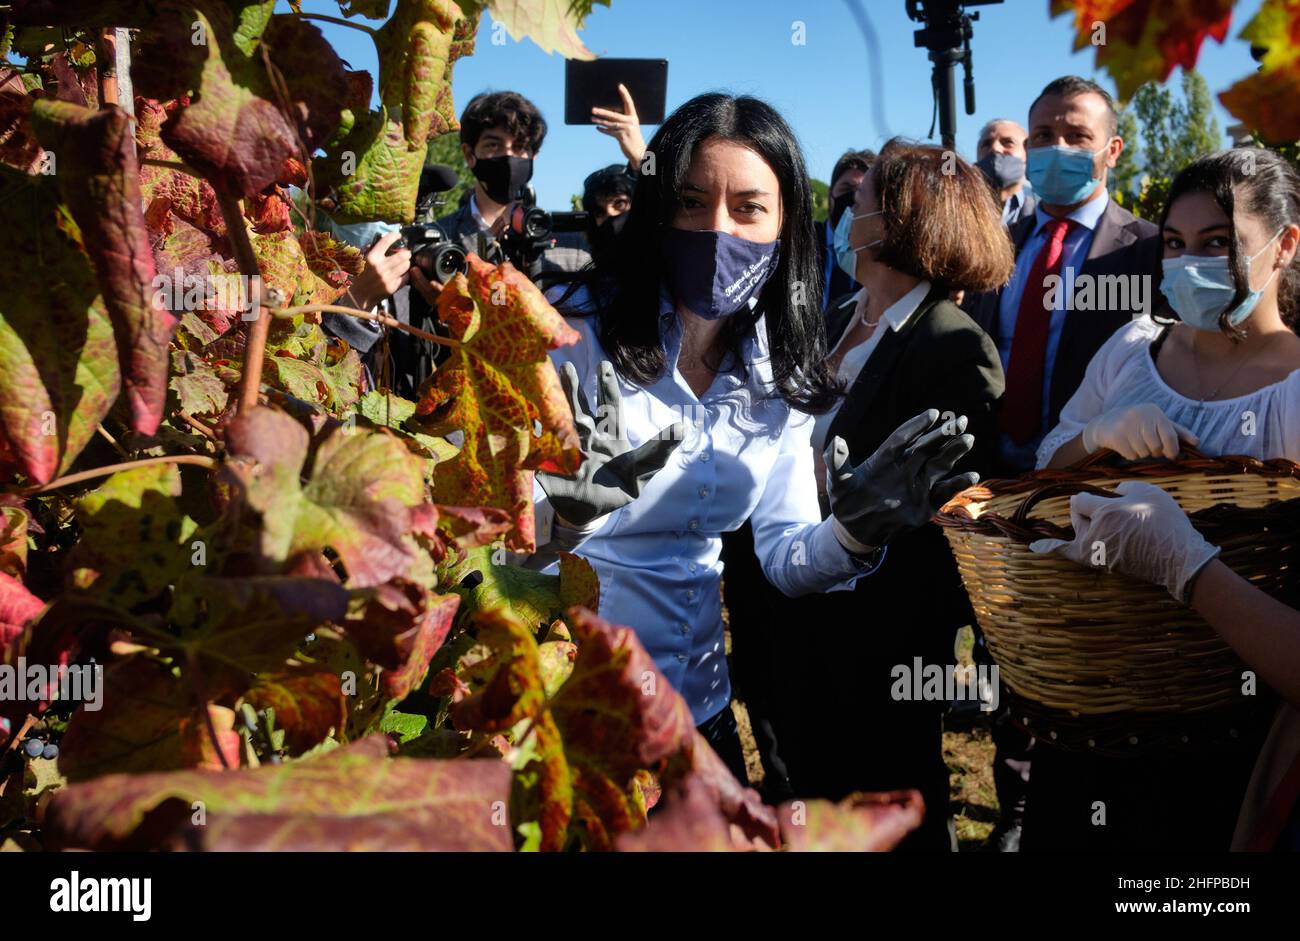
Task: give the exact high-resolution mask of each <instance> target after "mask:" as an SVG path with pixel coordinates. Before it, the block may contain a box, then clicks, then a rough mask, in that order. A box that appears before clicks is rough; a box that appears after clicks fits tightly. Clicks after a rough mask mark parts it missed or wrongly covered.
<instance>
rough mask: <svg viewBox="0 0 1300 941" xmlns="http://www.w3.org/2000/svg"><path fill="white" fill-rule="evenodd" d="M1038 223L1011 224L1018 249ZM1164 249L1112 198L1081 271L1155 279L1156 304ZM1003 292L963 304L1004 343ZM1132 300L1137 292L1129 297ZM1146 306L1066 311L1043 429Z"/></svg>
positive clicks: (1151, 296) (1153, 232) (1152, 230)
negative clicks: (1092, 364) (1112, 338)
mask: <svg viewBox="0 0 1300 941" xmlns="http://www.w3.org/2000/svg"><path fill="white" fill-rule="evenodd" d="M1036 225H1037V216H1036V215H1031V216H1028V217H1026V218H1021V219H1020V221H1018V222H1017V223H1016V224H1015V225H1013V226H1012V227H1011V239H1012V241H1013V242H1014V243H1015V246H1016V254H1017V255H1019V254H1020V250H1021V248H1022V247H1023V246H1024V244H1025V242H1027V241H1028V240H1029V237H1030V235H1032V234H1033V231H1034V228H1035V226H1036ZM1162 254H1163V252H1162V249H1161V245H1160V230H1159V229H1157V228H1156V227H1155V226H1154V225H1152V224H1151V223H1150V222H1147V221H1146V220H1145V219H1139V218H1138V217H1137V216H1135V215H1133V213H1131V212H1129V211H1128V210H1127V209H1124V208H1123V207H1122V206H1119V205H1117V204H1116V203H1115V201H1114V200H1110V201H1109V202H1108V203H1107V204H1106V209H1105V211H1104V212H1102V214H1101V219H1100V220H1099V221H1098V223H1097V229H1096V231H1095V232H1093V235H1092V245H1091V246H1090V247H1089V248H1088V257H1087V259H1086V260H1085V261H1084V263H1083V268H1082V269H1081V270H1080V271H1079V272H1076V274H1077V275H1089V276H1092V277H1099V276H1105V275H1147V276H1149V277H1150V278H1151V281H1150V282H1149V283H1150V290H1149V292H1148V294H1147V300H1148V301H1150V302H1151V303H1152V304H1154V303H1155V302H1156V299H1157V298H1158V297H1159V296H1160V295H1159V293H1158V290H1159V286H1160V258H1161V255H1162ZM1001 299H1002V291H1001V290H1000V289H999V290H997V291H990V292H987V293H984V294H975V295H970V296H968V297H967V298H966V301H965V303H964V304H963V305H962V306H963V307H964V308H965V310H966V312H967V313H968V314H970V316H971V318H972V319H973V320H974V321H975V322H976V323H978V324H979V325H980V326H981V327H983V328H984V330H985V331H986V332H987V333H988V334H989V336H991V337H992V338H993V340H994V342H995V343H1000V342H1001V339H1002V338H1001V336H1000V330H1001V325H1000V323H999V317H998V306H999V304H1000V302H1001ZM1129 299H1130V302H1131V301H1132V299H1133V298H1132V294H1131V293H1130V296H1129ZM1145 312H1146V311H1143V310H1140V309H1135V308H1133V307H1132V306H1130V307H1129V308H1123V309H1117V310H1071V311H1067V313H1066V315H1065V325H1064V327H1063V328H1062V331H1061V343H1060V346H1059V347H1058V348H1057V351H1056V361H1055V363H1054V365H1053V367H1052V386H1051V390H1050V392H1051V395H1050V402H1049V409H1050V411H1049V418H1048V424H1047V427H1046V428H1042V429H1040V431H1042V432H1046V431H1050V430H1051V429H1052V428H1054V427H1056V423H1057V422H1058V421H1059V420H1060V417H1061V409H1062V408H1064V407H1065V403H1066V402H1068V401H1069V400H1070V396H1072V395H1074V392H1075V390H1076V389H1078V388H1079V383H1081V382H1082V381H1083V373H1084V370H1085V369H1087V368H1088V362H1089V360H1091V359H1092V357H1093V354H1095V353H1096V352H1097V350H1098V349H1100V348H1101V345H1102V344H1103V343H1105V342H1106V340H1108V339H1109V338H1110V336H1111V334H1113V333H1114V332H1115V331H1116V330H1118V329H1119V328H1120V327H1122V326H1123V325H1124V324H1126V323H1128V322H1129V321H1130V320H1132V319H1133V318H1134V317H1135V316H1137V315H1139V314H1142V313H1145Z"/></svg>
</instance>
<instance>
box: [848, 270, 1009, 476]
mask: <svg viewBox="0 0 1300 941" xmlns="http://www.w3.org/2000/svg"><path fill="white" fill-rule="evenodd" d="M853 311H854V297H853V296H852V295H850V296H848V297H845V298H840V299H839V300H837V301H836V302H835V303H834V304H832V306H831V308H830V310H829V311H828V312H827V315H826V316H827V319H826V332H827V338H828V346H829V347H832V348H833V347H834V346H835V344H836V343H837V342H839V338H840V337H841V336H842V335H843V333H844V331H845V330H846V329H847V328H848V325H849V323H850V322H851V321H852V319H853ZM880 329H884V330H885V333H884V335H883V336H881V338H880V343H879V345H878V346H877V347H876V348H875V350H874V351H872V354H871V357H870V359H868V360H867V362H866V365H865V366H863V368H862V371H861V372H860V373H859V374H858V378H857V380H856V381H855V382H854V383H853V385H852V386H851V387H850V388H849V389H848V395H847V397H846V398H845V400H844V403H843V404H842V405H841V406H840V410H839V412H838V413H837V414H836V416H835V420H834V421H833V422H831V427H830V432H829V434H828V435H827V441H829V440H830V439H831V437H833V436H836V435H838V436H839V437H841V438H843V439H844V441H845V443H846V444H847V445H848V446H849V456H850V457H851V458H852V460H853V462H854V463H858V462H861V461H864V460H866V459H867V458H868V457H870V456H871V454H872V453H873V452H874V451H875V450H876V449H877V448H878V447H880V445H882V444H884V442H885V439H886V438H888V437H889V436H890V434H892V433H893V431H894V430H895V429H896V428H897V427H898V426H899V425H901V424H902V423H903V422H905V421H907V420H908V419H909V418H912V417H913V416H915V415H918V414H920V413H921V412H923V411H925V410H926V409H927V408H937V409H939V411H940V412H949V411H951V412H953V413H955V414H956V415H965V416H967V418H969V419H970V422H969V424H968V425H967V431H969V432H970V433H971V434H973V435H974V436H975V448H974V449H973V450H972V451H971V453H970V454H968V455H967V456H966V457H965V458H964V459H963V460H962V462H961V463H959V464H958V465H957V471H959V472H960V471H966V470H974V471H978V472H979V473H980V475H981V476H983V475H986V474H987V473H988V472H989V471H990V470H991V469H992V467H993V464H994V455H996V454H997V421H996V413H997V403H998V400H999V399H1000V398H1001V397H1002V391H1003V389H1004V387H1005V382H1004V379H1003V376H1002V361H1001V360H1000V359H999V358H998V350H997V347H996V346H995V345H994V343H993V341H992V339H991V338H990V337H989V336H988V334H987V333H986V332H985V331H984V330H983V329H981V328H980V327H979V325H978V324H976V323H975V322H974V321H973V320H972V319H971V317H969V316H968V315H967V314H966V313H965V312H964V311H962V309H961V308H959V307H958V306H957V305H956V304H954V303H952V302H951V301H949V300H948V299H947V297H946V295H945V293H944V292H942V291H940V290H938V289H932V290H931V292H930V294H929V295H928V296H927V297H926V299H925V300H924V301H922V302H921V306H920V307H919V308H917V310H916V312H915V313H914V314H913V315H912V317H911V319H909V320H908V322H907V324H906V325H905V326H904V327H903V329H901V330H893V329H889V328H888V327H886V326H883V325H882V327H881V328H880Z"/></svg>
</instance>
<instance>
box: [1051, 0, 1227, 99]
mask: <svg viewBox="0 0 1300 941" xmlns="http://www.w3.org/2000/svg"><path fill="white" fill-rule="evenodd" d="M1233 2H1234V0H1052V6H1051V15H1052V16H1059V15H1060V14H1062V13H1073V14H1074V28H1075V38H1074V48H1075V51H1078V50H1080V49H1086V48H1088V47H1089V46H1092V47H1093V48H1095V49H1096V62H1097V67H1098V68H1101V69H1105V70H1106V71H1107V72H1108V73H1110V76H1111V78H1113V79H1114V80H1115V86H1116V88H1117V89H1118V91H1119V100H1120V101H1127V100H1128V99H1129V98H1130V97H1132V95H1133V93H1134V92H1136V91H1137V90H1138V88H1139V87H1140V86H1141V85H1144V84H1145V83H1147V82H1163V81H1165V80H1166V79H1167V78H1169V76H1170V74H1171V73H1172V72H1173V70H1174V66H1178V65H1181V66H1182V67H1183V68H1184V69H1192V68H1195V66H1196V59H1197V57H1198V56H1199V55H1200V51H1201V45H1202V44H1203V43H1204V42H1205V40H1206V38H1208V37H1212V38H1214V39H1215V40H1217V41H1218V42H1220V43H1222V42H1223V41H1224V39H1226V38H1227V35H1228V26H1229V24H1230V23H1231V21H1232V6H1233ZM1098 24H1102V25H1103V26H1104V28H1105V33H1104V34H1101V33H1098V29H1099V28H1100V27H1099V26H1098Z"/></svg>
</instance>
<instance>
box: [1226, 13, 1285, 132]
mask: <svg viewBox="0 0 1300 941" xmlns="http://www.w3.org/2000/svg"><path fill="white" fill-rule="evenodd" d="M1297 35H1300V8H1298V7H1297V6H1296V5H1295V4H1294V3H1281V2H1278V0H1264V3H1263V4H1261V6H1260V8H1259V12H1258V13H1256V14H1255V17H1254V19H1252V20H1251V21H1250V22H1249V23H1247V24H1246V27H1245V29H1243V30H1242V31H1241V38H1242V39H1246V40H1249V41H1250V44H1251V45H1252V46H1259V47H1262V48H1264V49H1265V50H1267V51H1266V52H1265V53H1264V58H1263V60H1262V61H1261V62H1260V68H1259V71H1258V72H1256V73H1255V74H1254V75H1250V76H1248V77H1246V78H1243V79H1241V80H1240V81H1238V82H1236V83H1235V84H1234V85H1233V86H1232V87H1231V88H1229V89H1228V90H1227V91H1225V92H1222V93H1220V95H1219V100H1220V101H1221V102H1222V103H1223V106H1224V107H1225V108H1227V109H1228V111H1229V112H1231V113H1232V115H1233V117H1235V118H1237V119H1239V120H1240V121H1242V122H1243V123H1244V124H1245V125H1246V126H1247V127H1250V128H1252V129H1254V130H1256V131H1258V132H1259V135H1260V137H1262V138H1263V139H1264V140H1266V141H1269V142H1271V143H1276V144H1283V143H1290V142H1292V141H1294V140H1296V139H1297V138H1300V47H1298V46H1297V44H1296V41H1295V37H1296V36H1297Z"/></svg>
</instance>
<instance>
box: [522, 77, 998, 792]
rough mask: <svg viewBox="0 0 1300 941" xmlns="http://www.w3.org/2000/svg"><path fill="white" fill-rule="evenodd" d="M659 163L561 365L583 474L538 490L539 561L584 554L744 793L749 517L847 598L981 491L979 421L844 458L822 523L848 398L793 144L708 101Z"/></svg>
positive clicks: (765, 551)
mask: <svg viewBox="0 0 1300 941" xmlns="http://www.w3.org/2000/svg"><path fill="white" fill-rule="evenodd" d="M648 152H649V153H653V155H654V161H655V162H654V173H650V172H645V171H643V173H642V174H641V176H640V178H639V180H638V182H637V187H636V191H635V193H634V195H633V200H632V209H631V211H630V213H629V214H628V221H627V224H626V226H625V227H624V229H623V232H622V233H621V235H620V243H619V251H618V252H617V254H616V259H615V261H614V262H613V264H614V267H613V269H612V270H606V271H603V272H601V271H597V272H596V273H595V275H594V276H593V281H592V287H591V289H590V290H589V291H588V292H586V295H585V297H584V298H582V299H578V298H575V303H574V304H573V311H572V312H574V313H579V314H586V315H587V316H575V317H573V318H572V319H571V323H572V325H573V326H574V327H575V329H577V330H578V331H579V333H580V334H581V335H582V340H581V341H580V342H579V343H578V344H576V345H575V346H572V347H566V348H564V349H561V350H558V351H556V353H555V354H553V358H554V361H555V363H556V366H557V367H558V368H559V370H560V376H561V381H562V383H563V385H564V387H565V391H566V393H567V394H568V396H569V401H570V406H571V407H572V409H573V411H574V415H575V419H576V423H577V426H578V429H579V436H580V439H581V441H582V445H583V451H584V455H583V456H584V461H583V465H582V468H581V469H580V470H579V472H578V474H577V475H576V476H575V477H572V478H564V477H556V476H552V475H545V474H539V475H538V483H539V491H538V493H537V496H538V498H539V504H545V505H546V506H544V507H543V506H539V514H538V518H539V523H541V527H542V528H543V529H544V527H545V522H544V520H545V518H546V517H547V515H551V516H552V517H553V524H552V526H551V531H550V533H549V536H550V539H549V542H548V541H547V540H546V536H547V534H546V533H545V532H542V533H541V534H539V543H545V546H544V550H543V552H544V553H545V554H542V553H539V555H542V558H541V559H539V560H538V561H539V562H541V561H545V558H546V555H547V554H549V553H550V552H551V551H552V550H555V549H573V550H574V551H576V552H577V553H578V554H580V555H582V556H583V557H585V558H586V559H587V560H588V561H589V562H590V563H591V564H592V566H593V567H594V568H595V570H596V573H597V575H598V576H599V578H600V583H601V593H600V613H601V615H602V616H604V617H606V618H608V619H610V620H613V621H616V622H620V623H623V624H627V625H629V626H631V627H632V628H634V629H635V630H636V632H637V635H638V637H639V638H640V640H641V642H642V643H643V644H644V645H645V647H646V649H647V650H648V652H649V653H650V655H651V656H652V657H653V658H654V660H655V662H656V664H657V665H658V667H659V668H660V670H662V671H663V673H664V674H665V676H666V677H667V678H668V680H669V682H671V683H672V684H673V686H674V687H676V688H677V689H678V690H679V691H681V692H682V694H683V695H684V696H685V698H686V700H687V702H688V704H689V705H690V707H691V710H692V713H693V715H694V718H695V721H696V724H697V725H699V726H700V727H701V731H702V732H703V733H704V734H705V736H706V737H707V738H708V739H709V740H710V742H711V743H712V744H713V745H714V747H715V749H716V750H717V751H718V752H719V754H720V755H721V756H722V757H723V759H724V760H725V761H726V762H727V763H728V765H729V766H730V767H731V768H732V770H733V771H735V772H736V773H737V775H738V776H739V777H740V778H741V779H742V780H744V762H743V758H742V756H741V753H740V745H739V737H738V735H737V733H736V726H735V721H734V719H733V718H732V713H731V709H730V708H729V707H730V700H731V689H730V681H729V678H728V672H727V665H726V657H725V650H724V642H723V624H722V611H721V603H720V596H719V583H720V580H721V576H722V564H721V562H720V560H719V553H720V549H721V543H722V540H721V533H723V532H724V531H730V530H734V529H737V528H738V527H739V526H740V525H741V524H742V523H744V522H745V520H746V519H750V520H751V521H752V523H753V527H754V535H755V539H754V542H755V551H756V553H757V555H758V557H759V559H760V561H761V563H762V566H763V569H764V572H765V574H766V575H767V577H768V579H769V580H771V582H772V583H773V584H774V585H776V586H777V587H778V588H780V589H781V590H782V591H783V592H785V593H786V594H788V595H792V596H794V595H800V594H806V593H809V592H816V591H824V590H828V589H831V588H835V587H847V586H849V585H852V584H853V583H854V582H855V581H856V580H857V579H859V578H862V577H864V576H869V574H870V573H871V572H872V571H874V569H875V568H876V567H877V566H878V565H879V563H880V561H881V560H882V558H883V555H884V552H885V546H886V543H887V542H888V541H889V539H890V538H892V537H893V536H894V535H895V534H897V533H899V532H901V531H903V530H906V529H908V528H910V527H915V526H920V525H922V524H924V523H925V522H926V521H927V520H928V519H929V518H930V516H931V515H932V513H933V511H934V509H935V508H937V506H938V505H940V504H941V503H942V502H944V501H945V500H946V499H947V497H949V496H951V495H952V494H953V493H955V492H957V490H959V489H961V488H962V487H964V486H966V485H968V483H969V482H970V481H971V480H972V479H974V477H975V476H976V475H974V474H958V475H955V476H952V475H951V471H952V467H953V465H954V464H955V463H956V462H957V461H958V460H959V459H960V458H961V457H962V456H964V455H965V454H966V453H967V452H968V451H969V450H970V448H971V446H972V444H973V439H972V438H971V436H970V435H967V434H963V433H962V432H964V431H965V425H966V420H965V418H964V417H962V418H961V419H960V421H959V422H958V423H957V426H956V427H955V428H953V427H951V426H950V427H949V428H947V429H945V428H944V427H943V426H942V424H941V423H940V422H939V421H938V418H939V413H938V412H937V411H932V412H926V413H922V414H921V415H917V416H915V417H914V418H912V419H911V420H910V421H908V422H906V423H905V424H904V425H903V426H902V427H901V428H899V429H898V431H897V432H896V433H895V434H894V435H893V436H891V437H890V439H889V440H888V441H886V442H885V443H884V444H883V445H882V446H881V447H880V449H879V450H878V451H877V452H876V453H875V454H873V455H872V456H870V457H869V458H868V459H867V460H866V461H864V462H862V463H861V464H856V463H854V462H850V461H849V460H848V457H847V451H845V452H843V453H840V452H836V453H834V454H832V455H831V456H830V458H829V461H828V464H829V466H830V472H829V473H830V478H831V479H830V494H831V504H832V509H833V516H832V517H831V518H830V519H827V520H826V521H825V522H823V521H822V515H821V512H820V509H819V506H818V500H817V489H816V485H815V481H814V479H813V455H812V450H811V448H810V447H809V435H810V433H811V430H812V420H811V418H810V417H809V414H808V413H816V412H820V411H824V410H825V409H827V408H828V407H830V406H831V405H832V404H833V403H834V402H835V401H836V398H837V395H838V389H837V388H836V385H835V383H834V382H833V381H832V379H831V377H830V376H829V374H828V373H827V370H826V367H825V363H824V359H825V339H824V327H823V324H822V321H821V310H820V303H819V301H820V293H819V284H820V282H819V278H818V276H817V262H816V249H815V238H816V234H815V232H816V230H815V226H814V221H813V216H812V204H811V192H810V189H809V186H808V176H807V172H806V169H805V167H804V162H803V158H802V155H801V154H800V152H799V147H798V144H797V142H796V141H795V138H794V134H793V132H791V130H790V128H789V126H788V125H787V124H786V123H785V121H784V120H783V119H782V118H781V117H780V115H778V114H777V113H776V112H775V111H774V110H773V109H772V108H771V107H770V106H769V105H767V104H765V103H763V102H761V101H759V100H757V99H754V98H749V97H739V98H733V97H731V96H728V95H722V94H709V95H701V96H699V97H697V98H694V99H692V100H691V101H688V102H687V103H686V104H684V105H682V107H681V108H679V109H678V110H677V111H676V112H674V113H673V114H672V115H671V116H670V117H669V118H668V119H667V120H666V121H665V122H664V124H663V125H662V126H661V127H660V129H659V131H658V133H656V134H655V136H654V138H653V140H651V142H650V145H649V148H648ZM534 564H536V563H534ZM837 627H839V629H843V630H869V629H871V628H872V625H869V624H868V625H840V626H837ZM881 627H882V629H883V628H884V627H885V626H884V625H881Z"/></svg>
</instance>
